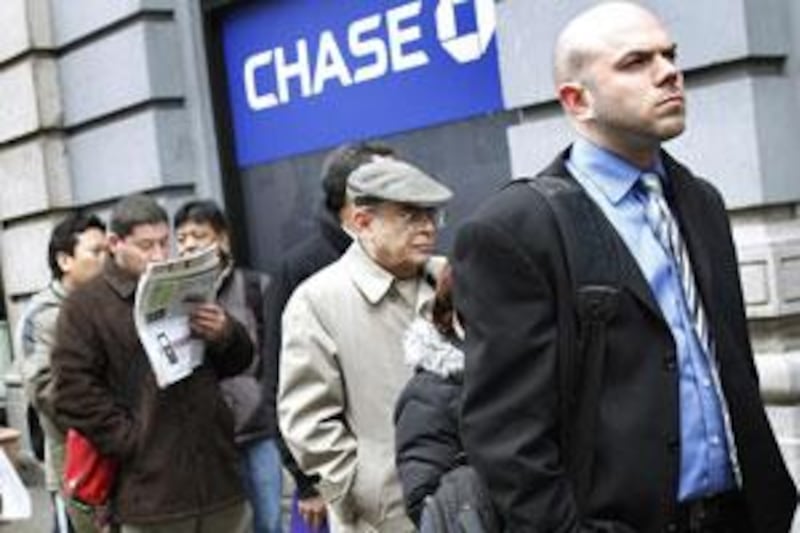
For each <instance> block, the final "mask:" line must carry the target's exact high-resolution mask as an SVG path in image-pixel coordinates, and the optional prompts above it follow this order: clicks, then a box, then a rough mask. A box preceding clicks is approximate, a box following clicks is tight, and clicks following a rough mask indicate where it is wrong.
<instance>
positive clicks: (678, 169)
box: [663, 153, 714, 316]
mask: <svg viewBox="0 0 800 533" xmlns="http://www.w3.org/2000/svg"><path fill="white" fill-rule="evenodd" d="M663 157H664V165H665V167H666V170H667V174H668V175H669V183H670V191H669V193H668V195H669V196H672V197H671V198H670V197H669V196H668V200H669V203H670V208H671V209H672V211H673V213H675V216H676V218H677V219H678V224H679V225H680V229H681V236H682V237H683V241H684V242H685V243H686V248H687V250H688V251H689V259H690V261H691V263H692V271H693V272H694V277H695V283H696V284H697V289H698V291H700V296H701V297H702V301H703V304H704V307H705V310H706V314H707V315H708V316H712V315H711V314H710V313H711V310H710V309H709V308H708V302H710V301H712V300H711V298H710V297H711V287H712V283H713V270H714V269H713V268H712V266H713V265H712V259H713V258H712V257H711V255H710V253H709V252H710V251H709V248H708V246H705V245H704V244H703V243H707V242H709V240H708V239H709V236H708V232H707V229H708V225H707V224H704V223H703V221H704V214H703V208H702V206H700V205H699V204H698V199H699V197H698V195H697V194H696V193H694V194H693V192H692V180H693V179H695V178H694V176H692V174H691V173H690V172H689V171H688V170H687V169H686V168H684V167H683V166H682V165H680V164H678V163H677V162H676V161H675V160H674V159H672V158H670V157H669V155H667V154H666V153H663Z"/></svg>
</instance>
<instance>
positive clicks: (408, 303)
mask: <svg viewBox="0 0 800 533" xmlns="http://www.w3.org/2000/svg"><path fill="white" fill-rule="evenodd" d="M347 194H348V196H349V198H350V199H351V200H352V203H353V205H354V207H353V212H352V219H351V222H352V225H351V226H352V228H354V232H355V241H354V242H353V244H352V245H351V246H350V247H349V248H348V250H347V251H346V252H345V254H344V255H343V256H342V257H341V258H340V259H339V260H338V261H336V262H335V263H333V264H331V265H330V266H328V267H326V268H324V269H323V270H321V271H319V272H318V273H317V274H315V275H313V276H311V277H310V278H308V279H307V280H306V281H305V282H304V283H303V284H301V285H300V286H299V287H298V288H297V290H296V291H295V292H294V294H293V295H292V297H291V298H290V300H289V303H288V304H287V306H286V310H285V312H284V314H283V343H282V350H281V357H280V361H281V363H280V364H281V367H280V383H279V388H278V414H279V422H280V426H281V430H282V431H283V435H284V438H285V440H286V443H287V444H288V446H289V448H290V449H291V451H292V453H293V454H294V456H295V458H296V459H297V462H298V464H299V465H300V467H301V469H303V471H304V472H306V473H307V474H310V475H318V476H319V478H320V481H319V483H318V485H317V487H318V489H319V492H320V494H321V495H322V497H323V498H324V499H325V501H326V502H327V503H328V505H329V506H330V509H331V510H332V513H331V527H332V530H333V531H334V532H339V531H345V532H368V531H386V532H392V533H402V532H405V531H408V532H411V531H414V526H413V524H412V523H411V521H410V520H409V519H408V517H407V516H406V513H405V507H404V505H403V498H402V492H401V487H400V484H399V482H398V478H397V473H396V470H395V464H394V427H393V424H392V412H393V410H394V405H395V402H396V400H397V396H398V394H399V392H400V390H401V389H402V387H403V386H404V385H405V383H406V382H407V381H408V379H409V377H410V375H411V369H410V368H408V367H407V366H406V365H405V363H404V361H403V348H402V337H403V335H404V333H405V331H406V329H407V327H408V325H409V324H410V322H411V321H412V319H413V318H414V317H415V316H416V315H417V314H419V313H420V311H421V309H422V308H423V307H424V305H425V303H426V302H429V301H430V300H431V299H432V297H433V287H432V286H431V280H432V279H433V278H434V277H435V275H436V273H437V272H438V268H437V266H438V267H439V268H440V267H441V265H442V262H441V261H435V260H433V259H432V257H431V256H432V254H433V252H434V247H435V244H436V233H437V229H438V226H439V224H440V223H441V213H442V212H441V207H442V206H443V205H444V204H445V203H446V202H447V201H448V200H449V199H450V198H451V196H452V193H451V192H450V190H449V189H448V188H447V187H445V186H444V185H442V184H441V183H439V182H438V181H436V180H434V179H433V178H431V177H430V176H428V175H426V174H425V173H424V172H422V171H421V170H419V169H418V168H416V167H414V166H412V165H410V164H408V163H405V162H402V161H399V160H396V159H388V158H380V159H377V160H375V161H373V162H371V163H367V164H365V165H363V166H361V167H359V168H358V169H357V170H355V171H354V172H353V173H352V174H350V176H349V178H348V181H347ZM434 264H436V265H434Z"/></svg>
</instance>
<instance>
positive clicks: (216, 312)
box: [189, 302, 229, 342]
mask: <svg viewBox="0 0 800 533" xmlns="http://www.w3.org/2000/svg"><path fill="white" fill-rule="evenodd" d="M189 327H190V328H192V333H194V334H195V335H197V336H198V337H200V338H201V339H205V340H207V341H212V342H218V341H221V340H223V339H224V338H225V335H226V334H227V331H228V327H229V325H228V315H227V314H226V313H225V310H223V309H222V307H220V306H219V304H216V303H213V302H203V303H201V304H198V305H197V307H195V308H194V310H193V311H192V314H191V315H189Z"/></svg>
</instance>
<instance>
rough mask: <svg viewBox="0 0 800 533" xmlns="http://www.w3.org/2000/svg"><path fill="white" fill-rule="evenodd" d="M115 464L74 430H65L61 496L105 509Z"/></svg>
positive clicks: (114, 474) (114, 475) (112, 481)
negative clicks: (63, 494)
mask: <svg viewBox="0 0 800 533" xmlns="http://www.w3.org/2000/svg"><path fill="white" fill-rule="evenodd" d="M117 466H118V465H117V461H116V460H115V459H112V458H110V457H106V456H104V455H102V454H101V453H100V452H99V451H97V448H95V446H94V444H92V442H91V441H90V440H89V439H87V438H86V437H84V436H83V435H81V434H80V433H79V432H78V431H77V430H76V429H73V428H70V429H69V430H67V440H66V443H65V449H64V475H63V482H64V492H65V493H66V495H67V496H68V497H69V498H72V499H73V500H77V501H79V502H81V503H85V504H87V505H92V506H98V505H105V503H106V502H108V497H109V495H110V494H111V487H112V486H113V485H114V478H115V477H116V474H117Z"/></svg>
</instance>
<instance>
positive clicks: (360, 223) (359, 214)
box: [350, 207, 374, 232]
mask: <svg viewBox="0 0 800 533" xmlns="http://www.w3.org/2000/svg"><path fill="white" fill-rule="evenodd" d="M373 217H374V215H373V213H372V212H371V211H370V210H369V209H365V208H364V207H354V208H353V211H352V213H351V214H350V221H351V222H352V223H353V229H355V230H356V231H357V232H361V231H364V230H365V229H367V228H369V225H370V224H371V223H372V219H373Z"/></svg>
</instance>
